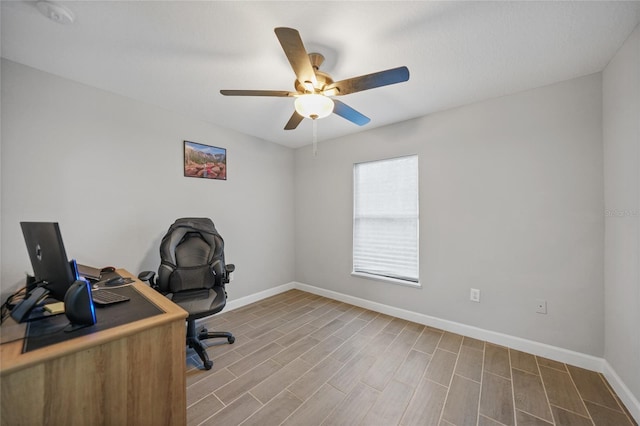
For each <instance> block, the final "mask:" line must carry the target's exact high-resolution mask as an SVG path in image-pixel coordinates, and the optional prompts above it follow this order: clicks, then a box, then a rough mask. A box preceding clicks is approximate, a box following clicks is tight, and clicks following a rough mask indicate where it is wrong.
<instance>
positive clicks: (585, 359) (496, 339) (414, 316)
mask: <svg viewBox="0 0 640 426" xmlns="http://www.w3.org/2000/svg"><path fill="white" fill-rule="evenodd" d="M292 289H298V290H302V291H306V292H308V293H312V294H317V295H319V296H324V297H328V298H330V299H334V300H337V301H340V302H344V303H349V304H351V305H355V306H359V307H361V308H365V309H369V310H372V311H376V312H380V313H383V314H386V315H391V316H394V317H397V318H402V319H405V320H407V321H412V322H415V323H418V324H424V325H428V326H431V327H435V328H439V329H441V330H445V331H449V332H452V333H457V334H461V335H463V336H468V337H473V338H474V339H479V340H484V341H487V342H490V343H494V344H496V345H501V346H507V347H509V348H513V349H516V350H519V351H523V352H528V353H530V354H534V355H538V356H542V357H545V358H549V359H552V360H554V361H558V362H564V363H566V364H570V365H575V366H577V367H581V368H585V369H588V370H592V371H597V372H599V373H602V374H604V376H605V377H606V378H607V380H608V381H609V383H610V384H611V386H612V387H613V389H614V390H615V392H616V393H617V394H618V396H619V397H620V399H621V400H622V402H623V403H624V404H625V406H626V407H627V409H628V410H629V412H630V413H631V415H632V416H633V417H634V418H635V420H636V421H637V422H640V402H638V399H637V398H636V397H635V396H634V395H633V393H631V391H630V390H629V388H628V387H627V386H626V385H625V384H624V382H623V381H622V379H620V377H619V376H618V375H617V374H616V372H615V370H614V369H613V367H611V365H609V363H608V362H607V361H606V360H605V359H603V358H599V357H595V356H592V355H587V354H583V353H580V352H575V351H571V350H568V349H564V348H559V347H557V346H552V345H547V344H545V343H540V342H535V341H533V340H528V339H523V338H521V337H516V336H510V335H508V334H503V333H498V332H495V331H490V330H485V329H482V328H478V327H474V326H472V325H467V324H462V323H458V322H455V321H449V320H445V319H441V318H436V317H432V316H429V315H425V314H420V313H417V312H412V311H407V310H405V309H400V308H396V307H393V306H389V305H385V304H382V303H378V302H372V301H370V300H366V299H361V298H359V297H355V296H349V295H347V294H343V293H338V292H336V291H332V290H327V289H324V288H320V287H315V286H311V285H308V284H303V283H300V282H295V281H293V282H290V283H287V284H283V285H281V286H278V287H273V288H270V289H267V290H264V291H261V292H259V293H256V294H252V295H249V296H245V297H241V298H240V299H236V300H232V301H229V302H228V303H227V306H226V308H225V309H226V310H229V309H237V308H240V307H242V306H245V305H249V304H251V303H254V302H257V301H260V300H262V299H266V298H267V297H271V296H275V295H277V294H280V293H283V292H285V291H288V290H292Z"/></svg>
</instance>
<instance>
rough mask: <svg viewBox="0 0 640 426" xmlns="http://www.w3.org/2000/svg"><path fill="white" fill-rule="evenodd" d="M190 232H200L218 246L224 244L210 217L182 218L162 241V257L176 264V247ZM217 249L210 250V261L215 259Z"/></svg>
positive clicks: (203, 237)
mask: <svg viewBox="0 0 640 426" xmlns="http://www.w3.org/2000/svg"><path fill="white" fill-rule="evenodd" d="M188 233H198V234H200V236H201V237H202V239H203V240H204V241H206V242H207V244H208V245H209V246H210V247H212V248H216V245H218V244H222V245H224V240H223V239H222V237H221V236H220V234H219V233H218V231H217V230H216V227H215V225H214V224H213V221H212V220H211V219H209V218H181V219H177V220H176V221H175V222H174V223H173V224H172V225H171V226H170V227H169V230H168V231H167V233H166V234H165V236H164V237H162V241H161V243H160V259H161V260H162V261H163V262H169V263H171V264H172V265H174V266H176V247H177V246H178V245H179V244H180V242H182V240H183V239H184V237H185V235H187V234H188ZM215 252H216V250H210V252H209V259H208V262H209V263H210V262H211V261H212V259H213V256H214V254H215Z"/></svg>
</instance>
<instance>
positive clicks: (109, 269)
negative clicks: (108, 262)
mask: <svg viewBox="0 0 640 426" xmlns="http://www.w3.org/2000/svg"><path fill="white" fill-rule="evenodd" d="M115 270H116V268H114V267H113V266H105V267H104V268H102V269H101V270H100V272H102V273H103V274H104V273H106V272H113V271H115Z"/></svg>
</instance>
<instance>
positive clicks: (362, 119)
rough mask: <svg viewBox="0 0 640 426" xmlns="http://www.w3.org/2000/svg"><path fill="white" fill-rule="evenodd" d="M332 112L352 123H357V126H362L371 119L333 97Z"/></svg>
mask: <svg viewBox="0 0 640 426" xmlns="http://www.w3.org/2000/svg"><path fill="white" fill-rule="evenodd" d="M333 113H334V114H337V115H339V116H340V117H342V118H344V119H347V120H349V121H350V122H352V123H354V124H357V125H358V126H364V125H365V124H367V123H368V122H370V121H371V119H370V118H369V117H367V116H366V115H363V114H361V113H359V112H358V111H356V110H355V109H353V108H351V107H350V106H349V105H347V104H345V103H344V102H340V101H339V100H337V99H333Z"/></svg>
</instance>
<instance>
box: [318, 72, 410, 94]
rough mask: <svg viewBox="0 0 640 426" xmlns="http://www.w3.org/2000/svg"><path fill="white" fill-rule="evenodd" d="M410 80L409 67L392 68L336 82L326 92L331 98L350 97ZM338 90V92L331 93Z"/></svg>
mask: <svg viewBox="0 0 640 426" xmlns="http://www.w3.org/2000/svg"><path fill="white" fill-rule="evenodd" d="M407 80H409V69H408V68H407V67H398V68H392V69H390V70H386V71H380V72H374V73H373V74H367V75H361V76H360V77H353V78H348V79H346V80H341V81H336V82H335V83H333V84H330V85H329V86H327V88H326V89H325V90H324V92H325V94H327V95H329V96H335V95H348V94H349V93H355V92H361V91H363V90H368V89H373V88H375V87H381V86H388V85H389V84H396V83H402V82H403V81H407ZM333 89H337V91H336V92H331V91H332V90H333Z"/></svg>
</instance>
